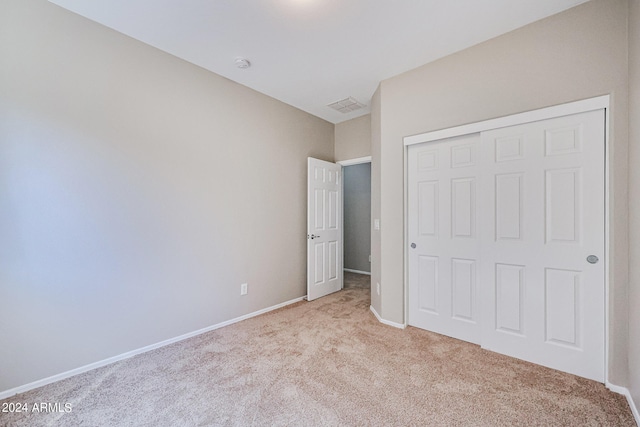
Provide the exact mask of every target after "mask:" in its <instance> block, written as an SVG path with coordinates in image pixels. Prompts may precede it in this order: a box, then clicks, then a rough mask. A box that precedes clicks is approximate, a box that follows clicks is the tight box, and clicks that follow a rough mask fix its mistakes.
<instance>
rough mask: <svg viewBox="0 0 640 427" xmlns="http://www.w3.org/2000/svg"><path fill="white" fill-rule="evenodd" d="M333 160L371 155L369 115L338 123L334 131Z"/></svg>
mask: <svg viewBox="0 0 640 427" xmlns="http://www.w3.org/2000/svg"><path fill="white" fill-rule="evenodd" d="M335 141H336V142H335V152H336V158H335V161H336V162H338V161H341V160H351V159H357V158H360V157H367V156H370V155H371V115H370V114H367V115H365V116H361V117H356V118H355V119H351V120H347V121H346V122H342V123H338V124H337V125H336V131H335Z"/></svg>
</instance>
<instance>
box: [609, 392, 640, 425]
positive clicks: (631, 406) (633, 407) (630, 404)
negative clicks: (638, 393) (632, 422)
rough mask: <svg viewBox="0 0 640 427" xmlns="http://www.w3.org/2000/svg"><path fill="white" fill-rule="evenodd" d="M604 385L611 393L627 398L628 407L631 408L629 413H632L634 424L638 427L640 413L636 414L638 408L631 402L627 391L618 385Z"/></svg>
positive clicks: (631, 399)
mask: <svg viewBox="0 0 640 427" xmlns="http://www.w3.org/2000/svg"><path fill="white" fill-rule="evenodd" d="M605 385H606V386H607V388H608V389H609V390H611V391H612V392H614V393H618V394H622V395H624V396H625V397H626V398H627V402H628V403H629V407H630V408H631V412H632V413H633V418H635V419H636V424H637V425H639V426H640V412H638V407H637V406H636V403H635V402H634V401H633V398H632V397H631V393H630V392H629V389H628V388H626V387H620V386H619V385H615V384H611V383H610V382H607V383H606V384H605Z"/></svg>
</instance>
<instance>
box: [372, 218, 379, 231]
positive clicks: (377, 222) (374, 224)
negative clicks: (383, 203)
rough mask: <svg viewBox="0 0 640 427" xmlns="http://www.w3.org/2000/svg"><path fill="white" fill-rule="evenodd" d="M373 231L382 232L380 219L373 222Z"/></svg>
mask: <svg viewBox="0 0 640 427" xmlns="http://www.w3.org/2000/svg"><path fill="white" fill-rule="evenodd" d="M373 229H374V230H380V220H379V219H374V220H373Z"/></svg>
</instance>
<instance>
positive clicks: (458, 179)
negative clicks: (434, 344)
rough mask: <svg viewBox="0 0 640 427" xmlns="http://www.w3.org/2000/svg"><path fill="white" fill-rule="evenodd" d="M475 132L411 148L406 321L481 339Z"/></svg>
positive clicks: (476, 136) (439, 330) (435, 330)
mask: <svg viewBox="0 0 640 427" xmlns="http://www.w3.org/2000/svg"><path fill="white" fill-rule="evenodd" d="M479 141H480V136H479V135H477V134H476V135H473V136H464V137H459V138H452V139H447V140H443V141H438V142H434V143H428V144H420V145H415V146H411V147H409V154H408V159H409V165H408V169H409V170H408V173H409V176H408V184H409V188H408V191H409V196H408V209H409V218H408V232H409V244H410V245H411V248H410V249H409V307H408V314H409V316H408V322H409V324H410V325H413V326H417V327H419V328H423V329H428V330H430V331H434V332H438V333H440V334H444V335H448V336H451V337H454V338H458V339H462V340H465V341H470V342H473V343H479V341H480V328H479V325H478V320H479V310H478V303H477V291H476V287H477V274H478V254H479V248H478V243H479V240H478V231H479V230H478V227H477V209H476V201H477V191H478V183H477V178H476V177H477V173H478V160H479V159H478V155H479V152H478V149H479V147H478V145H479Z"/></svg>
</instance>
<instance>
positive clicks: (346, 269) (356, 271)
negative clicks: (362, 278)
mask: <svg viewBox="0 0 640 427" xmlns="http://www.w3.org/2000/svg"><path fill="white" fill-rule="evenodd" d="M343 270H344V271H348V272H349V273H358V274H366V275H367V276H371V272H370V271H360V270H352V269H350V268H343Z"/></svg>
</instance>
